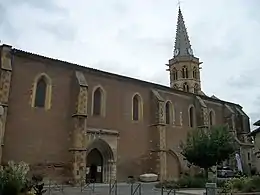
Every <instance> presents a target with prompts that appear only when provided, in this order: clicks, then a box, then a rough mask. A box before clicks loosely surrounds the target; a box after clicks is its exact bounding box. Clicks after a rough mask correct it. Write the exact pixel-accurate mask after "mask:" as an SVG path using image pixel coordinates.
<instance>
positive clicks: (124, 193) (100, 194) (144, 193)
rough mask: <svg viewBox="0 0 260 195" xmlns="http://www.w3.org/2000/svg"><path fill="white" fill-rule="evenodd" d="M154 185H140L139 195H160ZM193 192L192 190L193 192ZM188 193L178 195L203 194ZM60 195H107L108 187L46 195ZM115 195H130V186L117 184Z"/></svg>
mask: <svg viewBox="0 0 260 195" xmlns="http://www.w3.org/2000/svg"><path fill="white" fill-rule="evenodd" d="M154 185H155V183H142V185H141V195H161V191H160V189H156V190H155V188H154ZM136 188H137V184H134V186H133V191H135V190H136ZM193 191H194V190H193ZM193 191H192V192H188V193H185V191H180V193H178V192H177V193H176V194H177V195H178V194H182V195H183V194H187V195H188V194H194V195H200V194H203V192H202V191H194V192H193ZM62 194H68V195H83V194H86V195H109V186H108V185H107V184H95V188H94V191H93V188H85V189H84V190H83V191H82V192H81V188H80V187H64V188H63V192H61V191H59V190H57V188H56V190H55V188H51V191H47V192H46V195H62ZM166 194H167V192H164V195H166ZM173 194H174V193H173V192H172V193H170V194H169V195H173ZM111 195H115V192H114V191H113V192H112V193H111ZM117 195H131V185H130V184H126V183H118V186H117ZM135 195H140V194H139V189H137V190H136V193H135Z"/></svg>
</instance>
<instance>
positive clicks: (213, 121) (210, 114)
mask: <svg viewBox="0 0 260 195" xmlns="http://www.w3.org/2000/svg"><path fill="white" fill-rule="evenodd" d="M214 124H215V114H214V112H213V111H212V110H211V111H210V112H209V126H210V127H212V126H213V125H214Z"/></svg>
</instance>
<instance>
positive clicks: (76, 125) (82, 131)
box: [69, 71, 88, 183]
mask: <svg viewBox="0 0 260 195" xmlns="http://www.w3.org/2000/svg"><path fill="white" fill-rule="evenodd" d="M75 77H76V84H77V86H76V89H75V91H74V92H75V93H74V94H73V95H74V100H75V101H74V106H75V107H74V113H73V115H72V121H73V129H72V132H71V138H72V139H71V140H72V142H71V148H70V149H69V151H70V152H71V153H72V176H73V181H74V182H75V183H79V182H83V180H85V177H86V148H87V142H86V133H87V102H88V85H87V82H86V79H85V77H84V75H83V73H82V72H79V71H76V72H75ZM75 77H74V79H75Z"/></svg>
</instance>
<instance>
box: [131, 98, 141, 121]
mask: <svg viewBox="0 0 260 195" xmlns="http://www.w3.org/2000/svg"><path fill="white" fill-rule="evenodd" d="M142 109H143V108H142V99H141V97H140V96H139V95H138V94H135V95H134V97H133V99H132V120H133V121H139V120H140V119H141V117H142Z"/></svg>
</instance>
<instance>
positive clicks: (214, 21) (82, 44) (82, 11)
mask: <svg viewBox="0 0 260 195" xmlns="http://www.w3.org/2000/svg"><path fill="white" fill-rule="evenodd" d="M259 8H260V1H259V0H247V1H245V0H228V1H227V0H196V1H194V0H183V1H182V2H181V9H182V13H183V16H184V20H185V23H186V27H187V30H188V34H189V37H190V41H191V44H192V48H193V50H194V54H195V56H197V57H199V58H200V60H201V61H202V62H204V63H203V64H202V75H201V79H202V89H203V91H204V92H205V93H206V94H207V95H209V96H211V95H213V94H214V95H215V96H217V97H218V98H220V99H223V100H227V101H232V102H236V103H239V104H240V105H241V106H243V107H244V110H245V112H246V113H247V114H249V116H250V118H251V120H252V121H251V122H255V121H256V120H257V119H260V115H259V114H260V90H259V89H260V88H259V82H258V81H257V78H258V74H260V71H259V70H260V54H259V51H260V49H259V48H258V47H259V46H260V36H259V32H260V12H259ZM177 11H178V6H177V0H161V1H159V0H95V1H94V0H77V1H71V0H42V1H40V0H0V40H1V41H2V43H5V44H10V45H12V46H13V47H16V48H19V49H22V50H26V51H30V52H33V53H38V54H41V55H45V56H48V57H52V58H58V59H62V60H66V61H70V62H74V63H78V64H81V65H86V66H89V67H93V68H97V69H101V70H105V71H109V72H113V73H117V74H122V75H127V76H130V77H134V78H138V79H142V80H146V81H152V82H156V83H160V84H163V85H167V86H169V75H168V72H166V71H165V70H166V66H165V64H166V63H168V60H169V59H170V58H171V57H172V53H173V52H172V50H173V43H174V38H175V31H176V23H177V13H178V12H177Z"/></svg>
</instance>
